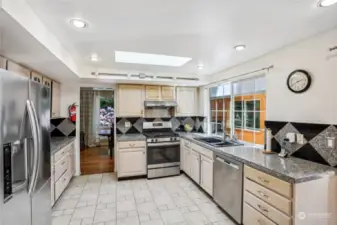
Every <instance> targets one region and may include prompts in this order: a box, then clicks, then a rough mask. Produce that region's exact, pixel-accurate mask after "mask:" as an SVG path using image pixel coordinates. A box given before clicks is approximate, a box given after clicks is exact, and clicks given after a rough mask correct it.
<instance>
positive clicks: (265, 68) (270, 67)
mask: <svg viewBox="0 0 337 225" xmlns="http://www.w3.org/2000/svg"><path fill="white" fill-rule="evenodd" d="M273 68H274V65H271V66H268V67H263V68H261V69H258V70H253V71H250V72H246V73H242V74H239V75H236V76H234V77H230V78H226V79H222V80H218V81H215V82H212V83H209V84H207V85H205V87H210V86H212V85H213V84H216V83H220V82H222V81H228V80H231V79H233V78H237V77H243V76H246V75H248V74H251V73H256V72H260V71H264V70H268V71H269V70H270V69H273Z"/></svg>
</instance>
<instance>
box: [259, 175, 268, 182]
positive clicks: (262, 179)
mask: <svg viewBox="0 0 337 225" xmlns="http://www.w3.org/2000/svg"><path fill="white" fill-rule="evenodd" d="M259 180H260V181H262V182H263V183H266V184H269V180H266V179H264V178H263V177H259Z"/></svg>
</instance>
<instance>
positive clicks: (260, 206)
mask: <svg viewBox="0 0 337 225" xmlns="http://www.w3.org/2000/svg"><path fill="white" fill-rule="evenodd" d="M257 207H259V209H261V210H262V211H263V212H265V213H268V212H269V211H268V209H266V208H265V207H263V206H262V205H260V204H257Z"/></svg>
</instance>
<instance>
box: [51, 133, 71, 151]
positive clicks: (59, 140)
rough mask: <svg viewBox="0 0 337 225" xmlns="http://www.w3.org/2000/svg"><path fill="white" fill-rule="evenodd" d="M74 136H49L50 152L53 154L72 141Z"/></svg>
mask: <svg viewBox="0 0 337 225" xmlns="http://www.w3.org/2000/svg"><path fill="white" fill-rule="evenodd" d="M74 140H75V137H51V139H50V153H51V154H52V155H53V154H55V153H56V152H58V151H59V150H61V149H62V148H64V147H65V146H67V145H68V144H69V143H70V142H72V141H74Z"/></svg>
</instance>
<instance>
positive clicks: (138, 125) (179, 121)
mask: <svg viewBox="0 0 337 225" xmlns="http://www.w3.org/2000/svg"><path fill="white" fill-rule="evenodd" d="M144 121H146V122H153V121H156V122H161V121H171V122H172V130H173V131H177V132H178V131H185V130H184V125H185V124H189V125H191V127H193V130H192V132H199V133H204V132H205V125H204V123H205V121H206V120H205V117H201V116H191V117H159V118H154V117H153V118H152V117H151V118H148V117H147V118H143V117H117V118H116V132H117V134H131V133H142V132H143V128H142V126H143V122H144ZM127 122H129V124H130V126H128V127H126V126H125V124H126V123H127Z"/></svg>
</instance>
